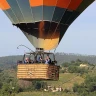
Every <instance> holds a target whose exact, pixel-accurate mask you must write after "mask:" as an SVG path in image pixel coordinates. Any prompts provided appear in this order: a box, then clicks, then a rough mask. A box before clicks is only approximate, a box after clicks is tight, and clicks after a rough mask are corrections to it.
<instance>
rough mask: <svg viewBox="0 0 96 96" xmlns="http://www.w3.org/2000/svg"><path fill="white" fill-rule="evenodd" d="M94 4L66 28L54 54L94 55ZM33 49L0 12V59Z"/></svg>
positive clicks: (95, 24)
mask: <svg viewBox="0 0 96 96" xmlns="http://www.w3.org/2000/svg"><path fill="white" fill-rule="evenodd" d="M95 10H96V2H94V3H92V4H91V5H90V6H89V7H88V8H87V9H86V10H85V11H84V12H83V13H82V14H81V15H80V16H79V17H78V18H77V19H76V20H75V21H74V22H73V23H72V24H71V26H70V27H69V28H68V30H67V31H66V33H65V35H64V37H63V39H62V41H61V42H60V44H59V46H58V47H57V49H56V52H64V53H75V54H83V55H96V11H95ZM21 44H22V45H25V46H27V47H29V48H30V49H32V50H35V48H34V47H33V46H32V44H31V43H30V42H29V41H28V40H27V38H26V37H25V36H24V34H23V33H22V32H21V31H20V30H19V29H18V28H17V27H15V26H13V25H12V23H11V21H10V20H9V19H8V18H7V16H6V15H5V14H4V13H3V11H2V10H0V57H2V56H9V55H11V56H12V55H23V54H24V53H25V52H27V51H29V50H28V49H26V48H24V47H19V49H17V47H18V46H19V45H21Z"/></svg>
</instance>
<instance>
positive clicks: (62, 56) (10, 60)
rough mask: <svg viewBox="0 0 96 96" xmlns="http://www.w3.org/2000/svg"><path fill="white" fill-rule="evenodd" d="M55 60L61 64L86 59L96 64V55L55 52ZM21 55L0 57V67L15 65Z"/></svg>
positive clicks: (21, 57) (20, 58)
mask: <svg viewBox="0 0 96 96" xmlns="http://www.w3.org/2000/svg"><path fill="white" fill-rule="evenodd" d="M55 55H56V60H57V62H58V65H61V64H62V63H64V62H71V61H76V60H77V59H79V60H81V61H87V62H89V63H90V64H96V56H92V55H89V56H87V55H80V54H66V53H56V54H55ZM22 59H23V56H22V55H20V56H5V57H0V67H2V68H4V69H5V68H7V69H8V68H12V67H13V66H16V64H17V61H18V60H22Z"/></svg>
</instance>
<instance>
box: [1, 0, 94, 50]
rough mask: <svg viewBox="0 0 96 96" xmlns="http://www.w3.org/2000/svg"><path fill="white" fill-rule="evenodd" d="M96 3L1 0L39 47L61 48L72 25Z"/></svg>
mask: <svg viewBox="0 0 96 96" xmlns="http://www.w3.org/2000/svg"><path fill="white" fill-rule="evenodd" d="M93 1H94V0H0V8H1V9H2V10H3V11H4V13H5V14H6V15H7V16H8V18H9V19H10V20H11V22H12V24H13V25H15V26H17V27H19V28H20V29H21V31H22V32H23V33H24V34H25V36H26V37H27V38H28V40H29V41H30V42H31V44H32V45H33V46H34V47H36V48H44V50H51V49H54V48H56V47H57V46H58V44H59V43H60V41H61V39H62V37H63V35H64V33H65V32H66V30H67V28H68V27H69V26H70V24H71V23H72V22H73V21H74V20H75V19H76V18H77V17H78V16H79V15H80V14H81V13H82V12H83V11H84V10H85V9H86V8H87V7H88V6H89V5H90V4H91V3H92V2H93Z"/></svg>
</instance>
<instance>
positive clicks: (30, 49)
mask: <svg viewBox="0 0 96 96" xmlns="http://www.w3.org/2000/svg"><path fill="white" fill-rule="evenodd" d="M20 46H23V47H26V46H25V45H19V46H18V47H17V49H19V47H20ZM26 48H27V49H29V50H30V51H32V52H34V51H33V50H32V49H30V48H28V47H26Z"/></svg>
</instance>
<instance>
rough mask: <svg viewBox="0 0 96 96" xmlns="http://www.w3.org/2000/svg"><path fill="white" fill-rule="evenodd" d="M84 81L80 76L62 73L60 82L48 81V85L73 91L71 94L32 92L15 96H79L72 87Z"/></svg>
mask: <svg viewBox="0 0 96 96" xmlns="http://www.w3.org/2000/svg"><path fill="white" fill-rule="evenodd" d="M82 82H84V79H83V78H82V77H80V76H78V74H75V73H74V74H72V73H65V74H64V73H61V74H60V78H59V80H58V81H47V83H48V85H51V86H55V87H59V86H61V87H62V88H63V90H64V89H68V90H71V92H68V93H66V92H44V91H32V92H21V93H19V94H16V95H15V96H77V95H76V94H75V93H73V92H72V87H73V85H74V83H78V84H80V83H82Z"/></svg>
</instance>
